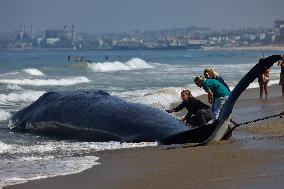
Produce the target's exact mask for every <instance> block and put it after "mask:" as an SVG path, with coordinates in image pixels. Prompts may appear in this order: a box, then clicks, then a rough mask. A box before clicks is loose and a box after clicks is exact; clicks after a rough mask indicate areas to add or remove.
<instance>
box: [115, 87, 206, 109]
mask: <svg viewBox="0 0 284 189" xmlns="http://www.w3.org/2000/svg"><path fill="white" fill-rule="evenodd" d="M185 89H188V90H190V91H191V92H192V95H193V96H194V97H198V96H200V95H203V94H205V92H204V90H201V89H200V88H198V87H196V86H195V85H192V84H191V85H187V86H184V87H168V88H161V89H152V90H149V89H148V90H136V91H127V92H114V93H112V95H115V96H119V97H121V98H124V99H126V100H127V101H129V102H135V103H141V104H146V105H150V106H153V107H156V108H158V109H162V110H163V109H168V108H170V107H171V106H172V104H174V103H177V102H180V101H181V99H180V93H181V91H182V90H185Z"/></svg>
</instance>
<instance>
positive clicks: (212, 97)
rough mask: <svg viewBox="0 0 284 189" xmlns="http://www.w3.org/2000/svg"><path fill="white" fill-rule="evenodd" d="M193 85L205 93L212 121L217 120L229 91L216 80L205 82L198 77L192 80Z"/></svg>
mask: <svg viewBox="0 0 284 189" xmlns="http://www.w3.org/2000/svg"><path fill="white" fill-rule="evenodd" d="M194 83H195V84H196V85H197V86H198V87H200V88H201V87H202V88H203V89H204V90H205V91H206V92H207V94H208V102H209V103H210V104H212V110H213V113H214V116H213V120H216V119H218V117H219V113H220V110H221V108H222V106H223V104H224V103H225V102H226V100H227V99H228V97H229V96H230V94H231V93H230V91H229V90H228V89H227V88H226V87H225V86H224V85H223V84H222V83H221V82H220V81H218V80H216V79H206V80H205V79H204V78H203V77H201V76H198V77H196V78H195V79H194Z"/></svg>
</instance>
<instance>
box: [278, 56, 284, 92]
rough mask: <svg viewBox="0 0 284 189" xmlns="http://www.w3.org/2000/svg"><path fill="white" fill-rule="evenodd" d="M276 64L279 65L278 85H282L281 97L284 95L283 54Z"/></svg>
mask: <svg viewBox="0 0 284 189" xmlns="http://www.w3.org/2000/svg"><path fill="white" fill-rule="evenodd" d="M278 66H281V72H280V82H279V85H282V97H284V56H282V60H281V61H279V62H278Z"/></svg>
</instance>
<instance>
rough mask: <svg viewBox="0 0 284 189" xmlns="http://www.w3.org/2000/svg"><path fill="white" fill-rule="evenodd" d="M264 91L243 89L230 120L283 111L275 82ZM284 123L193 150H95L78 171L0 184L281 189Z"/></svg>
mask: <svg viewBox="0 0 284 189" xmlns="http://www.w3.org/2000/svg"><path fill="white" fill-rule="evenodd" d="M269 90H270V94H271V95H270V97H271V98H270V99H269V100H259V99H258V91H259V88H252V89H248V90H246V91H245V92H244V93H243V94H242V95H241V96H240V98H239V99H238V101H237V103H236V105H235V107H234V110H233V114H232V118H233V119H234V120H236V121H237V122H238V123H239V122H243V121H248V120H252V119H255V118H258V117H265V116H267V115H272V114H275V113H277V112H280V111H283V110H284V98H283V97H281V88H280V86H279V85H275V86H270V87H269ZM205 97H206V96H205ZM203 98H204V96H203ZM283 126H284V119H283V118H282V119H280V118H275V119H269V120H265V121H261V122H257V123H254V124H249V125H246V126H242V127H240V128H237V129H236V130H235V131H234V132H233V137H232V138H230V139H229V140H227V141H220V142H216V143H213V144H209V145H206V146H200V147H194V148H181V147H177V148H171V146H158V147H146V148H139V149H138V148H137V149H121V150H113V151H101V152H94V155H95V156H98V157H99V158H100V159H99V161H98V162H99V163H101V164H99V165H96V166H94V167H92V168H90V169H87V170H85V171H83V172H81V173H77V174H70V175H65V176H56V177H50V178H45V179H39V180H33V181H28V182H27V183H24V184H18V185H12V186H7V187H4V188H5V189H6V188H10V189H11V188H15V189H17V188H21V189H25V188H43V189H44V188H61V189H65V188H66V189H70V188H94V187H95V188H118V189H120V188H137V189H140V188H141V189H142V188H143V189H144V188H225V187H226V188H240V186H241V187H242V188H282V185H283V184H284V180H283V178H284V169H283V168H284V166H283V165H284V164H283V163H284V159H283V158H282V157H283V156H284V152H283V150H284V145H283V144H284V127H283Z"/></svg>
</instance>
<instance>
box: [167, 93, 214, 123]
mask: <svg viewBox="0 0 284 189" xmlns="http://www.w3.org/2000/svg"><path fill="white" fill-rule="evenodd" d="M180 96H181V99H182V103H181V104H180V105H179V106H178V107H176V108H173V109H170V110H166V112H168V113H172V112H178V111H180V110H182V109H183V108H186V109H187V111H188V112H187V114H186V116H184V117H183V118H182V119H181V121H183V122H185V123H187V124H189V125H190V126H192V127H195V126H203V125H206V123H208V122H209V121H210V120H212V112H211V110H210V106H208V105H206V104H204V103H203V102H201V101H200V100H198V99H196V98H194V97H193V96H192V94H191V91H190V90H183V91H182V92H181V95H180Z"/></svg>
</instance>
